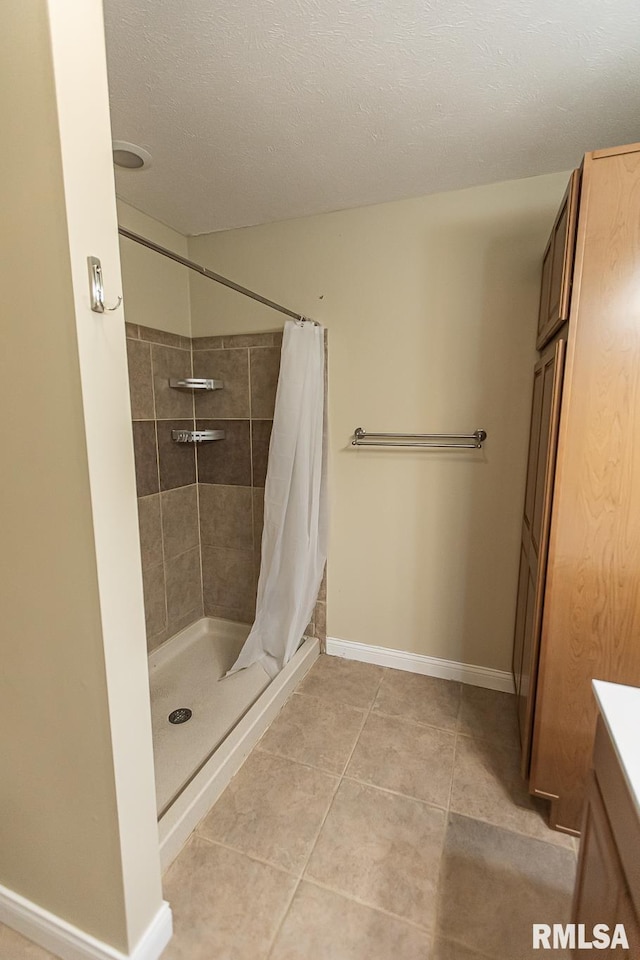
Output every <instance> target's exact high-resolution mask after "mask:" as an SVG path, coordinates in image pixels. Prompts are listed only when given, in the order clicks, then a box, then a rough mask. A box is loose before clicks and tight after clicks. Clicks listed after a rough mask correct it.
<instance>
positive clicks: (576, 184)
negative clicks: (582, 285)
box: [538, 170, 580, 350]
mask: <svg viewBox="0 0 640 960" xmlns="http://www.w3.org/2000/svg"><path fill="white" fill-rule="evenodd" d="M579 193H580V171H579V170H574V171H573V173H572V175H571V179H570V180H569V185H568V187H567V191H566V193H565V195H564V197H563V198H562V203H561V204H560V209H559V210H558V215H557V217H556V220H555V223H554V225H553V229H552V230H551V236H550V237H549V241H548V243H547V248H546V250H545V252H544V257H543V260H542V283H541V284H540V307H539V311H538V350H542V349H543V347H544V346H545V345H546V344H547V343H548V342H549V340H550V339H551V337H553V336H554V334H555V333H557V331H558V330H559V329H560V327H561V326H562V324H563V323H566V322H567V320H568V319H569V306H570V299H571V284H572V276H573V259H574V251H575V237H576V224H577V220H578V198H579Z"/></svg>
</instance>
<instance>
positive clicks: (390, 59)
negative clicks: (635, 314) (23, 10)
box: [105, 0, 640, 234]
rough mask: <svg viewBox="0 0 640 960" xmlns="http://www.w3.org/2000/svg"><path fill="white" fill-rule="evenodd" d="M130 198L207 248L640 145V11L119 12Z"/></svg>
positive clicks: (160, 1)
mask: <svg viewBox="0 0 640 960" xmlns="http://www.w3.org/2000/svg"><path fill="white" fill-rule="evenodd" d="M105 17H106V26H107V46H108V56H109V74H110V87H111V111H112V124H113V136H114V139H118V140H129V141H132V142H134V143H138V144H140V145H141V146H143V147H145V148H146V149H148V150H149V151H150V152H151V154H152V156H153V165H152V166H151V167H150V168H149V169H148V170H145V171H140V172H137V173H136V172H132V171H118V173H117V188H118V193H119V195H120V196H122V197H123V198H124V199H125V200H128V201H129V202H130V203H132V204H133V205H134V206H136V207H138V208H139V209H141V210H143V211H144V212H146V213H148V214H150V215H152V216H154V217H157V218H158V219H160V220H163V221H164V222H165V223H168V224H169V225H171V226H173V227H175V228H176V229H177V230H180V231H181V232H182V233H186V234H198V233H207V232H209V231H213V230H221V229H225V228H228V227H237V226H246V225H249V224H255V223H264V222H268V221H272V220H282V219H286V218H290V217H299V216H304V215H306V214H311V213H318V212H323V211H328V210H336V209H339V208H343V207H353V206H360V205H362V204H368V203H377V202H381V201H385V200H395V199H399V198H401V197H409V196H417V195H420V194H425V193H433V192H436V191H440V190H449V189H456V188H459V187H466V186H472V185H474V184H479V183H488V182H492V181H497V180H507V179H513V178H517V177H527V176H533V175H535V174H539V173H547V172H551V171H556V170H563V169H566V168H567V167H570V166H572V165H575V164H576V163H578V162H579V160H580V157H581V155H582V153H583V152H584V151H585V150H588V149H592V148H595V147H600V146H611V145H614V144H618V143H627V142H630V141H636V140H640V113H639V109H638V106H639V104H638V81H639V79H640V4H639V3H638V0H105Z"/></svg>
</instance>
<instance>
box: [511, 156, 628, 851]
mask: <svg viewBox="0 0 640 960" xmlns="http://www.w3.org/2000/svg"><path fill="white" fill-rule="evenodd" d="M572 198H573V199H572ZM573 203H576V204H577V207H576V210H577V235H576V242H575V254H574V255H573V254H572V258H573V264H572V265H571V264H569V265H567V257H568V256H569V254H568V253H567V251H571V243H570V236H571V230H570V228H569V224H570V222H571V220H572V218H573V219H574V220H575V217H576V213H575V212H572V209H573V208H572V204H573ZM561 237H565V242H564V247H563V252H562V255H560V253H559V252H558V251H560V248H561V246H562V244H561V239H560V238H561ZM567 238H569V240H567ZM567 243H569V245H567ZM554 251H556V252H555V253H554ZM545 256H546V261H545V271H544V274H543V277H542V284H541V287H542V294H541V305H544V304H547V306H546V307H544V309H542V312H541V340H540V342H543V341H544V340H545V338H546V337H548V336H549V332H550V331H553V330H554V329H555V330H556V333H555V339H552V340H551V341H549V342H548V343H547V346H546V348H545V352H544V353H543V354H542V356H541V358H540V361H539V363H538V364H537V366H536V370H535V376H534V397H533V414H532V421H531V435H530V449H529V465H528V473H527V491H526V500H525V508H524V518H523V526H522V549H521V552H520V576H519V587H518V598H517V612H516V628H515V642H514V658H513V671H514V678H515V683H516V692H517V695H518V710H519V716H520V730H521V738H522V757H523V773H524V774H525V775H529V778H530V783H529V786H530V790H531V792H532V793H534V794H536V795H538V796H541V797H547V798H549V799H551V801H552V805H551V825H552V826H554V827H556V828H557V829H561V830H566V831H567V832H570V833H574V834H577V833H579V831H580V825H581V821H582V809H583V804H584V797H585V788H586V782H587V775H588V771H589V766H590V755H591V745H592V743H593V736H594V729H595V721H596V709H595V705H594V702H593V699H592V696H591V680H592V679H593V678H594V677H595V678H600V679H603V680H611V681H615V682H619V683H627V684H634V685H640V534H639V532H640V439H639V438H640V144H634V145H632V146H628V147H622V148H616V149H613V150H599V151H595V152H594V153H590V154H587V155H586V156H585V159H584V163H583V166H582V179H581V184H580V189H579V194H578V180H577V177H575V176H574V177H572V181H571V184H570V186H569V189H568V191H567V194H566V195H565V199H564V200H563V205H562V209H561V211H560V213H559V215H558V218H557V219H556V222H555V225H554V231H553V234H552V238H551V240H550V242H549V247H548V249H547V253H546V255H545ZM560 264H562V270H560ZM560 274H562V279H561V280H558V277H559V276H560ZM571 276H572V277H573V280H572V283H573V286H572V290H571V297H570V300H571V307H570V314H569V319H568V322H567V323H566V324H565V325H563V326H562V327H560V326H558V324H559V323H560V322H561V320H562V318H563V317H565V314H566V307H567V305H568V303H569V299H568V298H569V291H568V286H567V283H568V280H567V278H568V277H571ZM565 341H566V357H565V356H564V353H563V351H564V350H565ZM563 357H564V360H565V363H564V368H565V369H564V379H563V378H562V361H563ZM558 418H559V422H558ZM529 755H530V757H529Z"/></svg>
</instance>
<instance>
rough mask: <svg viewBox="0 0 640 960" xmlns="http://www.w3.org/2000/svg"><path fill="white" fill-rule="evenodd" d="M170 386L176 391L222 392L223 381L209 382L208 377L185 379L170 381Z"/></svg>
mask: <svg viewBox="0 0 640 960" xmlns="http://www.w3.org/2000/svg"><path fill="white" fill-rule="evenodd" d="M169 386H170V387H173V388H174V389H175V390H222V388H223V387H224V381H223V380H208V379H207V378H206V377H185V378H184V379H182V380H169Z"/></svg>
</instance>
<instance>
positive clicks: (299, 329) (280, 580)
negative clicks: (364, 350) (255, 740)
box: [229, 320, 328, 677]
mask: <svg viewBox="0 0 640 960" xmlns="http://www.w3.org/2000/svg"><path fill="white" fill-rule="evenodd" d="M324 362H325V357H324V328H323V327H321V326H317V325H316V324H313V323H311V322H310V321H304V322H300V321H293V320H288V321H287V323H286V325H285V328H284V337H283V341H282V356H281V361H280V377H279V379H278V390H277V394H276V406H275V413H274V418H273V431H272V434H271V444H270V447H269V464H268V468H267V480H266V484H265V496H264V529H263V534H262V563H261V567H260V579H259V581H258V599H257V605H256V619H255V622H254V624H253V627H252V629H251V633H250V634H249V636H248V638H247V640H246V643H245V644H244V646H243V648H242V650H241V652H240V656H239V657H238V659H237V660H236V662H235V664H234V665H233V667H232V668H231V670H230V671H229V673H234V672H235V671H236V670H241V669H243V668H244V667H249V666H251V664H253V663H260V664H261V665H262V666H263V667H264V669H265V670H266V671H267V673H268V674H269V676H270V677H275V676H276V674H277V673H279V671H280V670H282V668H283V666H284V665H285V664H286V663H287V662H288V661H289V660H290V659H291V657H292V656H293V654H294V653H295V652H296V650H297V648H298V646H299V644H300V640H301V638H302V635H303V633H304V630H305V627H306V626H307V624H308V623H309V621H310V620H311V615H312V613H313V608H314V605H315V602H316V598H317V596H318V590H319V589H320V582H321V580H322V574H323V571H324V566H325V562H326V559H327V528H328V511H327V441H326V431H325V422H324V420H325V396H324V393H325V376H324Z"/></svg>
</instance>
